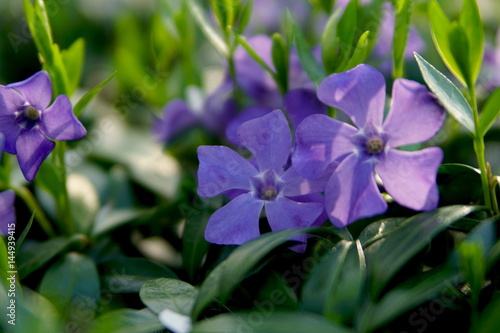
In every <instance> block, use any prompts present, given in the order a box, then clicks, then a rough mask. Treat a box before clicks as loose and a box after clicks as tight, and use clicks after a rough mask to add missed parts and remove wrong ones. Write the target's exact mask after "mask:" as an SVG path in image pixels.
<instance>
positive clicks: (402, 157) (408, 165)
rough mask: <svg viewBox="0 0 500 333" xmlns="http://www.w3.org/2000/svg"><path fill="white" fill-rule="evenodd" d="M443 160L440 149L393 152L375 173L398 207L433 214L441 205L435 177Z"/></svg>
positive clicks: (388, 153) (393, 150)
mask: <svg viewBox="0 0 500 333" xmlns="http://www.w3.org/2000/svg"><path fill="white" fill-rule="evenodd" d="M442 160H443V151H442V150H441V149H440V148H438V147H431V148H426V149H422V150H419V151H414V152H409V151H402V150H397V149H390V150H389V151H388V152H387V153H386V156H385V158H383V159H381V160H380V161H379V162H378V163H377V164H376V165H375V170H376V171H377V173H378V175H379V176H380V178H381V179H382V182H383V183H384V187H385V189H386V190H387V192H388V193H389V194H390V195H391V196H392V197H393V198H394V200H396V202H397V203H399V204H400V205H403V206H405V207H408V208H411V209H413V210H432V209H435V208H436V207H437V204H438V201H439V193H438V188H437V185H436V174H437V170H438V168H439V165H440V164H441V161H442Z"/></svg>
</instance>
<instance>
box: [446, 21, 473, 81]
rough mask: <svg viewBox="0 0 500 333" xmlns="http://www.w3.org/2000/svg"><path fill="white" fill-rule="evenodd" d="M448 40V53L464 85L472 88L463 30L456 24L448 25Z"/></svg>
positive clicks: (467, 43) (465, 35) (466, 44)
mask: <svg viewBox="0 0 500 333" xmlns="http://www.w3.org/2000/svg"><path fill="white" fill-rule="evenodd" d="M448 39H449V44H450V52H451V54H452V55H453V58H454V59H455V61H456V63H457V66H458V68H459V69H460V72H461V73H462V75H463V78H464V80H465V83H466V84H467V86H472V85H473V84H474V83H473V82H472V75H471V67H470V61H469V59H470V57H469V53H470V45H469V41H468V40H467V34H466V33H465V29H464V28H463V27H462V26H461V25H459V24H458V22H452V23H451V25H450V30H449V31H448Z"/></svg>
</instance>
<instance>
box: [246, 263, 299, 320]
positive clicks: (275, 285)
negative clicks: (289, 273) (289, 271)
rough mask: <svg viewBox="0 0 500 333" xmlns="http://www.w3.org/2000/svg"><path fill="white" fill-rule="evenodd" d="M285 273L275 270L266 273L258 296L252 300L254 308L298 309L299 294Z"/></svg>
mask: <svg viewBox="0 0 500 333" xmlns="http://www.w3.org/2000/svg"><path fill="white" fill-rule="evenodd" d="M283 275H284V274H282V273H281V272H277V271H275V270H273V271H271V272H270V273H268V274H267V275H266V279H265V281H263V283H262V286H261V288H260V290H259V292H258V294H257V297H256V298H255V300H254V301H253V302H252V304H253V306H254V309H256V310H262V309H264V308H269V307H273V308H275V309H277V310H278V309H279V310H283V311H285V310H297V308H298V299H297V294H296V293H295V290H294V288H293V287H292V286H291V285H290V283H289V282H287V279H286V278H285V277H284V276H283Z"/></svg>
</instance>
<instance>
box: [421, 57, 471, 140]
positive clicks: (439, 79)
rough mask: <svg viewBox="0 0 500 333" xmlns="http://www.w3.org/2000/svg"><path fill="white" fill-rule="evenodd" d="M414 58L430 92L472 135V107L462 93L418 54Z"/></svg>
mask: <svg viewBox="0 0 500 333" xmlns="http://www.w3.org/2000/svg"><path fill="white" fill-rule="evenodd" d="M415 58H416V59H417V62H418V66H419V67H420V71H421V72H422V76H423V77H424V80H425V82H426V83H427V85H428V86H429V88H430V89H431V90H432V92H433V93H434V94H436V96H437V98H438V99H439V101H440V102H441V103H442V104H443V106H444V107H445V108H446V110H447V111H448V112H449V113H450V115H451V116H452V117H453V118H455V120H456V121H458V122H459V123H460V124H462V125H463V126H464V127H465V128H466V129H468V130H469V132H471V133H472V134H473V135H474V133H475V126H474V120H473V116H472V109H471V107H470V104H469V103H468V102H467V100H466V99H465V97H464V95H462V93H461V92H460V90H458V88H457V87H456V86H455V85H454V84H453V83H452V82H451V81H450V80H449V79H448V78H447V77H446V76H444V75H443V74H442V73H441V72H440V71H438V70H437V69H436V68H434V66H432V65H431V64H429V63H428V62H427V61H426V60H425V59H424V58H422V57H421V56H420V55H419V54H417V53H415Z"/></svg>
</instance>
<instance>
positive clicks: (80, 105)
mask: <svg viewBox="0 0 500 333" xmlns="http://www.w3.org/2000/svg"><path fill="white" fill-rule="evenodd" d="M115 75H116V72H115V73H113V74H111V75H110V76H109V77H108V78H107V79H106V80H104V81H102V82H101V83H99V84H98V85H96V86H95V87H94V88H92V89H91V90H89V91H88V92H87V93H86V94H85V95H83V97H82V98H80V100H79V101H78V102H77V103H76V104H75V106H74V108H73V112H74V114H75V116H77V117H78V116H80V114H81V113H82V111H83V109H84V108H85V107H86V106H87V104H89V103H90V102H91V101H92V100H93V99H94V97H96V96H97V94H98V93H99V92H100V91H101V89H102V88H103V87H104V86H105V85H106V84H108V82H109V81H111V79H112V78H113V77H114V76H115Z"/></svg>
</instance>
